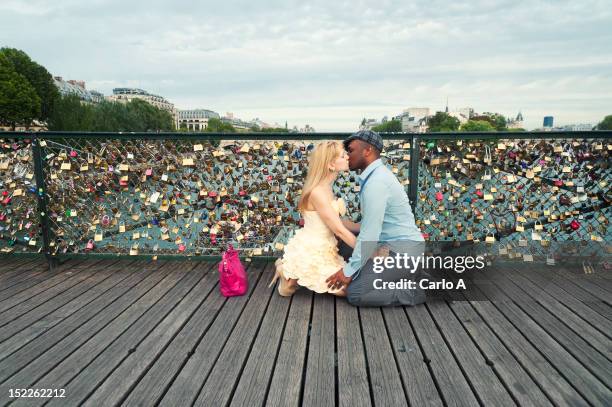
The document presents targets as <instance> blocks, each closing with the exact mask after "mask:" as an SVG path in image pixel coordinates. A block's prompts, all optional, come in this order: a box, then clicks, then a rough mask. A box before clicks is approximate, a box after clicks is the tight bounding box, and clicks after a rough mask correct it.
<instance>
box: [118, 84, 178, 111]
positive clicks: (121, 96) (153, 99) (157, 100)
mask: <svg viewBox="0 0 612 407" xmlns="http://www.w3.org/2000/svg"><path fill="white" fill-rule="evenodd" d="M134 99H140V100H144V101H145V102H147V103H149V104H151V105H153V106H155V107H157V108H159V109H162V110H166V111H168V112H170V113H171V114H172V116H173V117H175V118H176V109H175V108H174V105H173V104H172V103H170V102H168V101H167V100H166V99H165V98H164V97H162V96H158V95H153V94H151V93H149V92H147V91H146V90H142V89H137V88H115V89H113V94H112V95H110V96H107V97H106V100H109V101H111V102H122V103H127V102H130V101H131V100H134Z"/></svg>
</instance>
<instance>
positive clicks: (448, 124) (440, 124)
mask: <svg viewBox="0 0 612 407" xmlns="http://www.w3.org/2000/svg"><path fill="white" fill-rule="evenodd" d="M427 124H428V126H429V129H428V130H427V131H428V132H430V133H433V132H446V131H457V130H459V124H460V122H459V119H457V118H456V117H453V116H450V115H449V114H448V113H445V112H436V114H435V115H434V116H432V117H430V118H429V120H428V121H427Z"/></svg>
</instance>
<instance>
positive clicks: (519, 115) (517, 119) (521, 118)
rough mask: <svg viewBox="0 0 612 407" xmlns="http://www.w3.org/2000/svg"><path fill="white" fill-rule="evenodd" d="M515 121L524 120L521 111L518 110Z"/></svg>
mask: <svg viewBox="0 0 612 407" xmlns="http://www.w3.org/2000/svg"><path fill="white" fill-rule="evenodd" d="M516 121H517V122H523V121H525V120H523V114H522V113H521V111H520V110H519V112H518V114H517V115H516Z"/></svg>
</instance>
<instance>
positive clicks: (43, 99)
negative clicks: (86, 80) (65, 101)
mask: <svg viewBox="0 0 612 407" xmlns="http://www.w3.org/2000/svg"><path fill="white" fill-rule="evenodd" d="M0 64H8V65H10V66H12V68H13V69H14V70H15V71H16V72H17V73H19V74H21V75H23V76H24V77H25V78H26V80H27V81H28V82H29V83H30V85H32V87H33V88H34V90H35V92H36V94H37V95H38V97H39V99H40V102H39V103H40V109H39V113H38V114H37V116H36V117H34V119H37V120H40V121H47V119H48V118H49V117H50V116H51V112H52V111H53V107H54V105H55V103H56V102H57V101H58V100H59V97H60V95H59V91H58V90H57V86H55V83H54V82H53V77H52V76H51V74H50V73H49V71H47V69H46V68H45V67H44V66H42V65H39V64H37V63H36V62H34V61H32V60H31V59H30V57H29V56H28V55H27V54H26V53H25V52H23V51H21V50H18V49H15V48H1V49H0Z"/></svg>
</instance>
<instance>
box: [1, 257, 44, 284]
mask: <svg viewBox="0 0 612 407" xmlns="http://www.w3.org/2000/svg"><path fill="white" fill-rule="evenodd" d="M40 260H41V258H36V257H27V258H26V257H24V258H13V259H0V281H1V279H2V278H4V275H6V274H8V272H10V271H12V270H16V269H19V268H21V267H23V266H26V267H27V266H28V265H31V264H35V263H38V262H40ZM40 263H41V264H42V262H40Z"/></svg>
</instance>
